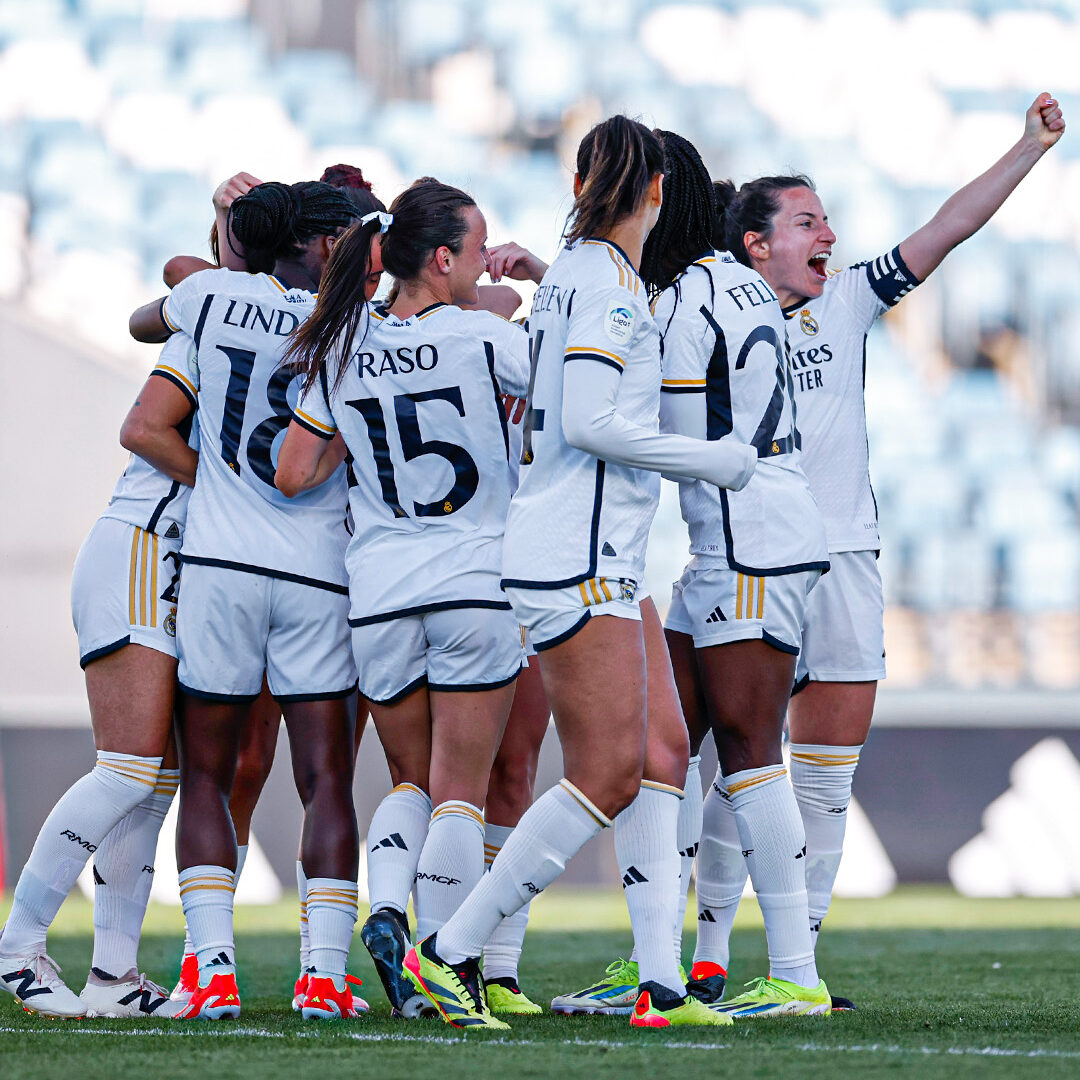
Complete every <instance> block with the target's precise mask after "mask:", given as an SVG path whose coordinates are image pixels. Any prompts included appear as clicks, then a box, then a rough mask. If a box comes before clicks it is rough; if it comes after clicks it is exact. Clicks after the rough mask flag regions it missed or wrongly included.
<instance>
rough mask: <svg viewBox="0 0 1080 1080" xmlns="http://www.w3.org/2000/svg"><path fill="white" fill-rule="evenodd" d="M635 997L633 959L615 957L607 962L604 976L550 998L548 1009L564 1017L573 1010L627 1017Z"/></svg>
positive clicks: (635, 1000)
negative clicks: (580, 987) (594, 981)
mask: <svg viewBox="0 0 1080 1080" xmlns="http://www.w3.org/2000/svg"><path fill="white" fill-rule="evenodd" d="M638 997H639V994H638V966H637V962H636V961H634V960H622V959H619V960H616V961H615V962H614V963H612V964H609V965H608V967H607V970H606V971H605V972H604V978H602V979H601V980H600V981H599V982H598V983H595V984H594V985H593V986H589V987H587V988H586V989H584V990H578V991H577V992H576V993H574V994H563V995H562V996H561V997H557V998H553V999H552V1001H551V1011H552V1012H555V1013H562V1014H563V1015H565V1016H571V1015H573V1014H575V1013H588V1014H593V1013H601V1014H603V1015H604V1016H629V1015H630V1013H632V1012H633V1011H634V1005H635V1003H636V1002H637V999H638Z"/></svg>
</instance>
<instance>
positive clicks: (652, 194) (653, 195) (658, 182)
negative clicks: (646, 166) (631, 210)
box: [645, 173, 664, 207]
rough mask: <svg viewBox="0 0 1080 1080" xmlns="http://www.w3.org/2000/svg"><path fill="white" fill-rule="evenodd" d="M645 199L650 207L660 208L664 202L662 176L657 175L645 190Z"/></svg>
mask: <svg viewBox="0 0 1080 1080" xmlns="http://www.w3.org/2000/svg"><path fill="white" fill-rule="evenodd" d="M645 199H646V201H647V202H648V204H649V205H650V206H657V207H658V206H661V205H662V204H663V202H664V174H663V173H657V174H656V175H655V176H654V177H653V178H652V179H651V180H650V181H649V186H648V188H646V190H645Z"/></svg>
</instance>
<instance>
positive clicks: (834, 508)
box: [784, 247, 919, 551]
mask: <svg viewBox="0 0 1080 1080" xmlns="http://www.w3.org/2000/svg"><path fill="white" fill-rule="evenodd" d="M918 284H919V281H918V279H917V278H916V277H915V275H914V274H912V273H911V271H910V270H908V268H907V267H906V266H905V265H904V261H903V260H902V259H901V258H900V248H899V247H895V248H893V250H892V251H891V252H889V253H888V254H887V255H882V256H881V257H880V258H877V259H874V260H873V261H871V262H867V263H857V264H856V265H855V266H849V267H848V268H847V269H846V270H838V271H830V273H829V278H828V280H827V281H826V282H825V289H824V292H822V294H821V296H819V297H817V298H816V299H814V300H807V301H805V302H804V303H801V304H795V305H793V306H792V307H790V308H787V309H785V311H784V315H785V317H786V318H787V337H788V345H789V347H790V351H791V369H792V376H793V378H794V380H795V400H796V404H797V406H798V417H799V430H800V432H801V433H802V437H803V462H802V464H803V469H804V470H805V471H806V476H807V479H808V480H809V481H810V490H811V491H813V493H814V497H815V498H816V499H817V502H818V506H820V507H821V513H822V515H823V516H824V518H825V529H826V533H827V534H828V538H829V550H830V551H866V550H872V549H877V548H878V547H880V546H881V545H880V540H879V538H878V520H877V500H876V499H875V498H874V492H873V489H872V488H871V486H870V471H869V451H868V447H867V442H866V410H865V406H864V403H863V389H864V386H865V381H866V335H867V334H868V333H869V331H870V327H871V326H873V324H874V320H875V319H877V317H878V316H879V315H881V314H882V313H883V312H884V311H887V310H888V309H889V308H890V307H892V306H893V305H894V304H896V303H897V302H898V301H899V300H900V299H901V297H903V296H906V295H907V294H908V293H909V292H911V290H912V289H913V288H915V286H916V285H918Z"/></svg>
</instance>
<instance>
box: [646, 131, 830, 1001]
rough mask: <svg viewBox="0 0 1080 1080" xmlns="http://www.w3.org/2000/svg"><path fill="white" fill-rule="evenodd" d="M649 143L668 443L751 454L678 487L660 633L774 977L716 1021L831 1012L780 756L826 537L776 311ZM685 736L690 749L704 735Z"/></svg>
mask: <svg viewBox="0 0 1080 1080" xmlns="http://www.w3.org/2000/svg"><path fill="white" fill-rule="evenodd" d="M658 134H659V135H660V136H661V138H662V139H663V142H664V149H665V151H666V154H667V160H668V175H667V177H666V183H665V187H666V195H667V198H666V199H665V202H664V206H663V209H662V210H661V212H660V220H659V222H658V223H657V227H656V228H655V229H654V230H653V231H652V233H651V234H650V235H649V239H648V241H647V242H646V244H645V253H644V256H643V262H642V266H643V275H644V278H645V282H646V284H647V285H648V286H649V288H650V290H651V291H652V292H653V293H654V294H656V296H657V299H656V302H655V304H654V307H653V315H654V318H655V319H656V322H657V325H658V326H659V328H660V334H661V342H662V345H661V348H662V350H663V357H664V381H663V388H662V389H663V393H662V396H661V412H660V421H661V429H662V430H665V431H673V432H679V433H681V434H684V435H691V436H695V437H698V438H707V439H719V438H723V437H724V436H726V435H728V434H730V433H732V432H734V434H735V437H736V438H739V439H744V440H745V441H746V442H748V443H750V444H751V445H752V446H753V447H754V448H755V452H756V456H757V467H756V469H755V471H754V476H753V479H752V480H751V481H750V483H749V484H747V485H746V487H745V488H743V490H741V491H738V492H728V491H724V490H723V489H721V488H716V487H714V486H712V485H709V484H704V483H701V482H700V481H689V480H688V481H684V482H683V483H682V484H681V485H680V490H679V496H680V501H681V504H682V513H683V518H684V519H685V520H686V523H687V525H688V527H689V530H690V554H691V556H692V557H691V561H690V564H689V565H688V566H687V568H686V572H685V573H684V574H683V576H682V577H681V578H680V579H679V581H678V582H677V583H676V584H675V587H674V593H673V597H672V603H671V609H670V611H669V613H668V617H667V623H666V629H667V638H668V644H669V646H670V648H671V655H672V660H673V663H674V665H675V670H676V671H677V672H679V674H680V676H681V678H680V689H681V690H682V695H683V709H684V712H685V713H686V714H688V715H690V716H691V717H692V718H693V717H694V716H695V713H696V712H697V711H698V702H699V701H703V702H704V706H705V708H704V712H705V716H706V718H707V723H708V726H709V727H711V729H712V731H713V734H714V737H715V739H716V746H717V751H718V753H719V756H720V764H721V767H722V770H723V776H724V781H725V785H726V791H727V793H728V797H729V799H730V802H731V806H732V810H733V812H734V814H735V818H736V821H737V824H738V831H739V837H740V841H741V849H740V850H741V853H742V855H743V856H745V860H746V864H747V866H748V867H749V870H750V874H751V876H752V878H753V881H754V887H755V889H756V890H757V894H758V898H759V901H760V904H761V910H762V915H763V916H764V920H765V933H766V937H767V939H768V944H769V968H770V972H769V977H768V978H767V979H761V980H759V983H758V984H757V987H756V989H755V991H754V992H753V993H752V994H750V995H745V996H744V997H745V1000H744V999H742V998H740V999H736V1000H737V1002H740V1004H738V1005H736V1003H735V1002H733V1003H731V1004H730V1005H728V1004H725V1005H724V1006H721V1009H722V1010H723V1011H726V1012H730V1013H731V1014H732V1015H733V1016H743V1015H748V1016H749V1015H753V1016H761V1015H766V1014H772V1013H776V1014H779V1013H781V1012H783V1013H784V1014H805V1013H828V1011H829V1009H830V1000H829V993H828V990H827V989H826V987H825V983H824V982H822V981H820V980H819V978H818V974H817V970H816V967H815V964H814V951H813V945H812V944H811V941H810V932H809V928H808V925H807V918H806V916H807V901H806V880H805V874H804V872H803V864H802V861H801V860H802V858H803V849H804V844H805V838H804V836H803V825H802V819H801V818H800V816H799V808H798V805H797V804H796V802H795V796H794V793H793V791H792V788H791V784H790V782H789V780H788V776H787V770H786V769H785V768H784V764H783V757H782V756H781V750H780V746H781V739H782V735H783V727H784V718H785V714H786V711H787V704H788V699H789V697H790V696H791V686H792V683H793V681H794V675H795V662H796V657H797V656H798V654H799V648H800V645H801V642H802V625H803V617H804V614H805V611H806V605H807V600H808V597H809V595H810V594H811V590H812V589H813V588H814V586H815V585H816V584H817V581H818V579H819V577H821V574H822V571H824V570H827V569H828V566H829V560H828V555H827V548H826V543H825V527H824V524H823V522H822V520H821V513H820V511H819V510H818V508H817V505H816V504H815V502H814V498H813V496H812V495H811V494H810V487H809V485H808V484H807V481H806V476H805V474H804V473H803V471H802V468H801V467H800V464H799V461H800V457H801V454H800V449H799V433H798V430H797V428H796V426H795V407H794V401H793V396H794V390H793V386H792V378H791V374H790V371H789V369H788V363H787V352H786V349H785V345H784V320H783V315H782V313H781V311H780V304H779V303H778V301H777V298H776V295H775V294H774V293H773V291H772V290H771V289H769V288H768V286H767V285H766V284H765V282H764V281H762V279H761V277H760V275H758V274H757V273H756V272H755V271H753V270H750V269H748V268H747V267H745V266H743V265H742V264H741V263H739V262H738V261H736V259H735V258H734V257H733V256H732V255H731V254H729V253H728V252H726V251H717V250H714V238H715V236H716V231H717V228H716V226H717V222H716V212H715V203H714V195H713V184H712V180H711V178H710V177H709V174H708V171H707V170H706V168H705V166H704V164H703V163H702V160H701V158H700V156H699V155H698V153H697V151H696V150H695V149H694V147H693V146H692V145H691V144H690V143H689V142H687V140H686V139H683V138H681V137H680V136H678V135H676V134H674V133H672V132H658ZM693 726H694V727H695V728H696V729H697V730H695V731H694V732H693V736H692V739H691V747H692V749H694V750H695V751H696V749H697V747H698V746H699V745H700V742H701V737H702V734H703V732H702V731H701V725H700V724H694V725H693ZM692 975H693V976H695V977H696V981H695V982H692V984H691V990H692V991H693V992H695V994H698V995H700V996H702V997H704V998H706V999H708V998H710V997H711V996H712V995H711V994H709V993H708V991H709V990H710V989H714V988H715V987H716V981H717V976H718V975H721V973H720V972H711V971H709V972H702V971H701V970H700V969H699V970H698V971H695V972H692ZM708 979H711V980H712V982H711V983H710V982H704V985H703V981H704V980H708Z"/></svg>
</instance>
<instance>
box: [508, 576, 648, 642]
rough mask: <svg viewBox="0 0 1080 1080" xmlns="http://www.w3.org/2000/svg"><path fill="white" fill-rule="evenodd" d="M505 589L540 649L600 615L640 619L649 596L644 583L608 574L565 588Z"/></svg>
mask: <svg viewBox="0 0 1080 1080" xmlns="http://www.w3.org/2000/svg"><path fill="white" fill-rule="evenodd" d="M504 591H505V592H506V598H507V600H509V601H510V604H511V606H512V607H513V609H514V615H515V616H516V617H517V621H518V622H519V623H521V625H522V626H523V627H524V628H525V630H526V633H527V635H528V640H529V642H530V644H531V645H532V648H533V650H534V652H537V653H542V652H543V651H544V650H545V649H550V648H553V647H554V646H555V645H561V644H562V643H563V642H564V641H569V639H570V638H572V637H573V636H574V635H575V634H576V633H577V632H578V631H579V630H580V629H582V627H584V626H585V624H586V623H587V622H588V621H589V619H591V618H593V617H595V616H597V615H614V616H615V617H616V618H619V619H634V620H636V621H637V622H640V621H641V602H642V601H643V600H647V599H648V596H649V593H648V590H647V589H646V588H645V586H644V585H639V584H637V583H636V582H634V581H624V580H622V579H620V578H606V577H597V578H590V579H589V580H588V581H583V582H581V583H580V584H578V585H570V586H568V587H567V588H565V589H515V588H509V589H506V590H504Z"/></svg>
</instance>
